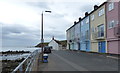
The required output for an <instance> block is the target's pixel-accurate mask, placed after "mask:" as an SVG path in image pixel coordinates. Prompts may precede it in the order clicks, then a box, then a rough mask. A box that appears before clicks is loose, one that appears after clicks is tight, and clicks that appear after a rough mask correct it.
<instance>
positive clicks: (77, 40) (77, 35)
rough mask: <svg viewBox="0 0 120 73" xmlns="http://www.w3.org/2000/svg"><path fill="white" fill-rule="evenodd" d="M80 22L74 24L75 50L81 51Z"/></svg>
mask: <svg viewBox="0 0 120 73" xmlns="http://www.w3.org/2000/svg"><path fill="white" fill-rule="evenodd" d="M80 20H81V18H79V21H78V22H74V23H75V25H74V27H75V37H74V50H80Z"/></svg>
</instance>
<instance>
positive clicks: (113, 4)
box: [67, 0, 120, 54]
mask: <svg viewBox="0 0 120 73" xmlns="http://www.w3.org/2000/svg"><path fill="white" fill-rule="evenodd" d="M67 41H68V42H67V43H68V47H69V48H70V49H71V50H81V51H86V52H99V53H110V54H120V45H119V44H120V1H119V0H116V1H113V0H108V1H107V2H104V3H103V4H101V5H100V6H97V5H95V6H94V10H93V11H92V12H90V13H89V14H88V13H87V12H86V13H85V17H83V18H82V19H81V18H80V19H79V21H78V22H75V23H74V25H73V26H72V27H70V28H69V29H68V30H67Z"/></svg>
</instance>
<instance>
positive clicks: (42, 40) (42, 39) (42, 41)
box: [41, 11, 51, 62]
mask: <svg viewBox="0 0 120 73" xmlns="http://www.w3.org/2000/svg"><path fill="white" fill-rule="evenodd" d="M45 12H48V13H51V11H45ZM43 43H44V38H43V12H42V14H41V52H42V62H43V48H44V44H43Z"/></svg>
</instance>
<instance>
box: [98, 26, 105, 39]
mask: <svg viewBox="0 0 120 73" xmlns="http://www.w3.org/2000/svg"><path fill="white" fill-rule="evenodd" d="M98 37H104V24H102V25H99V26H98Z"/></svg>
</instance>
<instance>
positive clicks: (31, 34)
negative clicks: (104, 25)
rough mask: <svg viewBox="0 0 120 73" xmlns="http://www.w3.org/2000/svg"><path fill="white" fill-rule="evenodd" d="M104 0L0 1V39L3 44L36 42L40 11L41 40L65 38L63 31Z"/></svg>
mask: <svg viewBox="0 0 120 73" xmlns="http://www.w3.org/2000/svg"><path fill="white" fill-rule="evenodd" d="M104 1H106V0H76V1H75V0H70V1H69V0H65V1H64V0H49V1H48V0H17V1H16V0H0V26H1V28H0V30H1V31H2V32H1V31H0V33H1V34H0V37H1V36H2V37H1V38H0V40H2V42H0V43H1V44H2V45H3V46H34V45H36V44H38V43H39V42H40V35H41V34H40V31H41V29H40V27H41V26H40V24H41V12H42V11H45V10H51V11H52V13H44V39H45V41H46V42H49V41H50V40H51V38H52V36H55V38H56V39H57V40H65V39H66V30H67V29H68V28H69V27H70V26H71V25H73V23H74V21H78V18H79V17H84V13H85V12H86V11H88V12H90V11H92V10H93V6H94V5H100V4H101V3H103V2H104Z"/></svg>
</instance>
